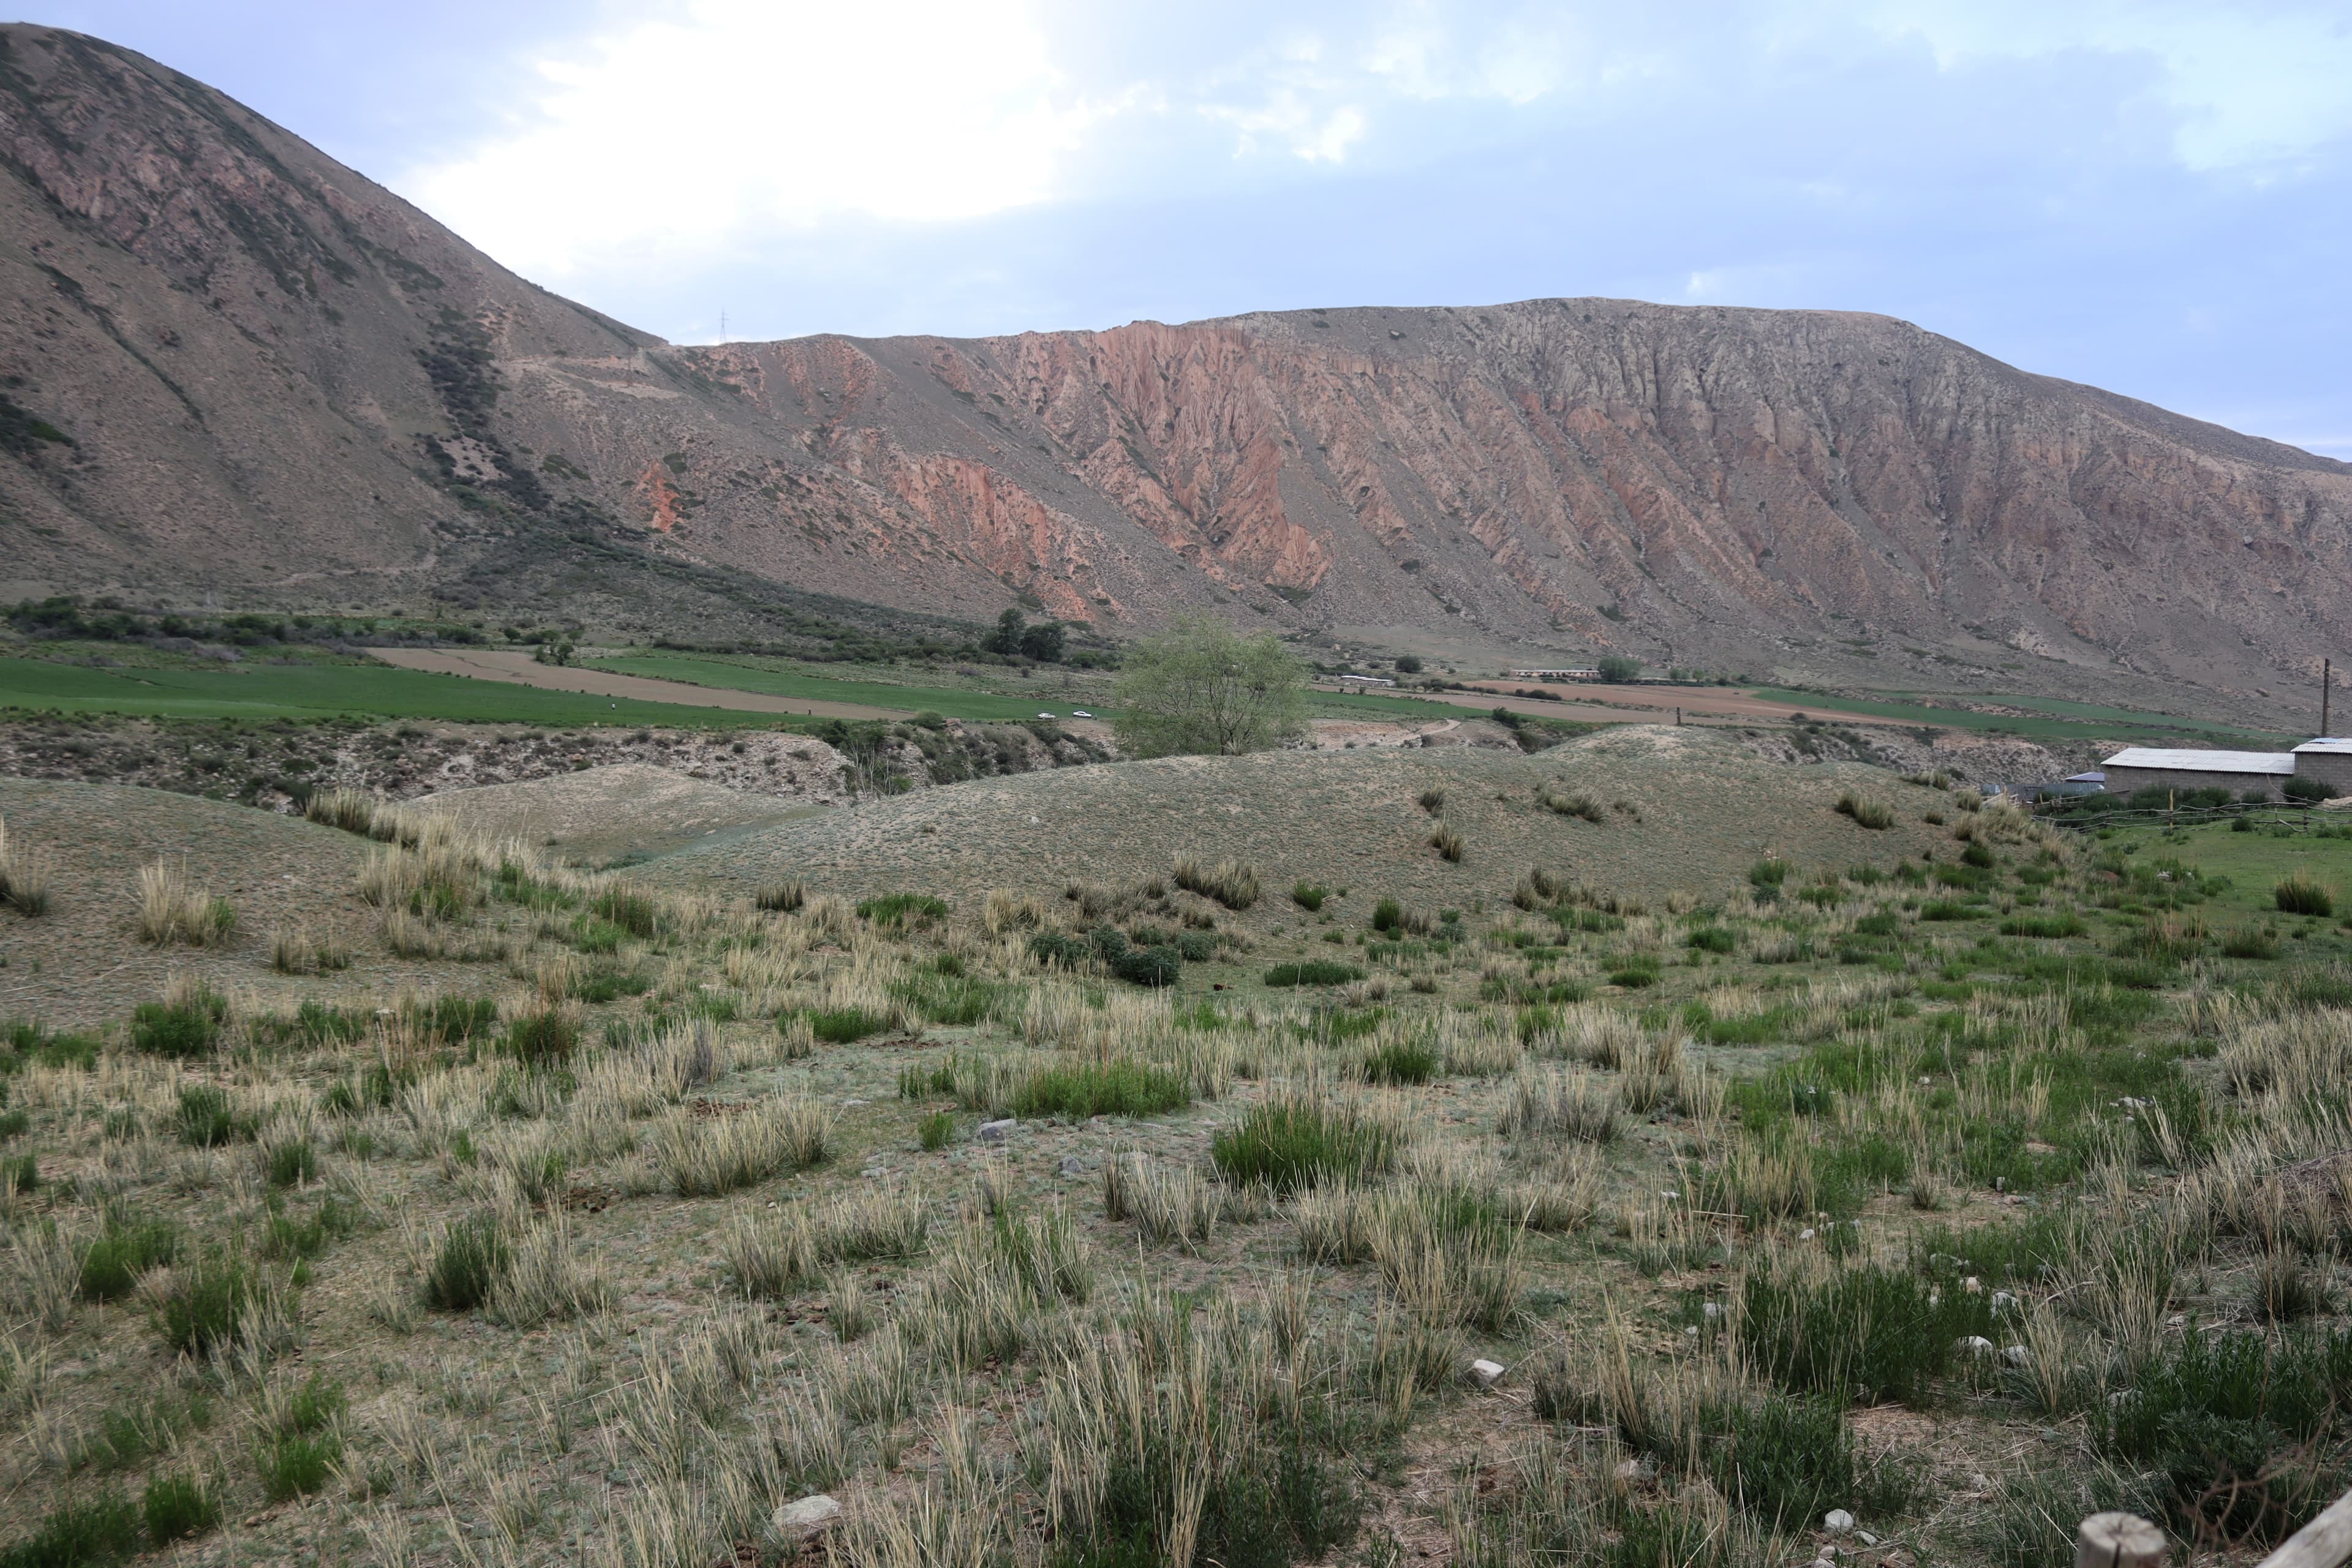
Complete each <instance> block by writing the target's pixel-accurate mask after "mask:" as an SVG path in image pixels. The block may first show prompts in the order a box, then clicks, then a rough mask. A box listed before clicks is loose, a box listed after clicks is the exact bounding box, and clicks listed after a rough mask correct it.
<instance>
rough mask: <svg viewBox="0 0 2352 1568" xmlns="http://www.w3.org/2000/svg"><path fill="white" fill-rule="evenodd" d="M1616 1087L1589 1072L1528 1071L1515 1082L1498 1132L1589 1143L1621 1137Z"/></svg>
mask: <svg viewBox="0 0 2352 1568" xmlns="http://www.w3.org/2000/svg"><path fill="white" fill-rule="evenodd" d="M1617 1117H1618V1101H1617V1094H1616V1091H1615V1089H1612V1088H1611V1087H1610V1086H1609V1085H1607V1084H1604V1083H1602V1082H1601V1080H1600V1079H1596V1078H1593V1077H1592V1076H1591V1075H1590V1074H1588V1073H1559V1072H1552V1073H1532V1072H1531V1073H1528V1074H1527V1075H1524V1076H1522V1077H1521V1078H1520V1079H1518V1080H1517V1081H1516V1082H1514V1083H1513V1084H1512V1085H1511V1100H1510V1103H1509V1104H1508V1105H1507V1106H1505V1107H1504V1109H1503V1115H1502V1120H1501V1123H1500V1126H1499V1128H1498V1131H1501V1132H1502V1133H1503V1134H1504V1136H1506V1137H1522V1136H1535V1137H1540V1136H1544V1135H1546V1134H1550V1133H1558V1134H1560V1135H1562V1136H1564V1137H1569V1138H1573V1139H1576V1140H1578V1141H1580V1142H1586V1143H1606V1142H1609V1141H1610V1140H1611V1139H1612V1138H1614V1137H1616V1136H1617Z"/></svg>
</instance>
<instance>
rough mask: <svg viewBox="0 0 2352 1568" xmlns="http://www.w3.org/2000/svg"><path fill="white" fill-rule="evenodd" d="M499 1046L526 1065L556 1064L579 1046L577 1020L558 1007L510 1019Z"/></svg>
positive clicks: (567, 1058) (568, 1059) (563, 1060)
mask: <svg viewBox="0 0 2352 1568" xmlns="http://www.w3.org/2000/svg"><path fill="white" fill-rule="evenodd" d="M579 1048H580V1021H579V1019H578V1018H576V1017H574V1016H572V1014H570V1013H567V1012H565V1011H564V1010H563V1009H562V1008H561V1007H546V1008H541V1010H540V1011H538V1012H536V1013H526V1014H524V1015H523V1016H521V1017H520V1018H516V1019H512V1020H510V1021H509V1023H508V1025H507V1032H506V1035H505V1037H503V1038H501V1039H500V1040H499V1049H501V1050H503V1051H505V1052H506V1054H507V1055H509V1056H510V1057H512V1058H515V1059H516V1060H517V1061H520V1062H522V1063H525V1064H526V1065H528V1066H530V1067H558V1066H561V1065H562V1064H563V1063H565V1062H568V1061H570V1060H571V1059H572V1052H573V1051H575V1050H578V1049H579Z"/></svg>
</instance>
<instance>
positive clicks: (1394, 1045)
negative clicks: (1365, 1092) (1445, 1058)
mask: <svg viewBox="0 0 2352 1568" xmlns="http://www.w3.org/2000/svg"><path fill="white" fill-rule="evenodd" d="M1440 1065H1441V1064H1440V1062H1439V1060H1438V1056H1437V1053H1436V1052H1435V1051H1433V1050H1432V1049H1430V1048H1429V1047H1427V1046H1425V1045H1423V1044H1422V1043H1421V1042H1419V1041H1418V1040H1391V1041H1390V1042H1388V1043H1387V1044H1386V1045H1383V1046H1380V1047H1375V1048H1374V1049H1373V1051H1372V1052H1371V1054H1370V1056H1368V1057H1366V1058H1364V1079H1365V1081H1366V1082H1368V1083H1385V1084H1408V1083H1427V1082H1428V1081H1429V1080H1430V1079H1433V1078H1435V1077H1436V1076H1437V1069H1438V1068H1439V1066H1440Z"/></svg>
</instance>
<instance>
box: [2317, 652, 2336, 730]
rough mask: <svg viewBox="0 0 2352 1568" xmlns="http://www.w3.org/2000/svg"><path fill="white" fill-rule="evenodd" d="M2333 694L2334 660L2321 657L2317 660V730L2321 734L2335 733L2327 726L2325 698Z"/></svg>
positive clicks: (2334, 679)
mask: <svg viewBox="0 0 2352 1568" xmlns="http://www.w3.org/2000/svg"><path fill="white" fill-rule="evenodd" d="M2334 695H2336V661H2335V660H2334V659H2332V658H2323V659H2321V660H2320V661H2319V732H2320V734H2321V735H2322V736H2327V735H2333V734H2334V733H2336V731H2333V730H2331V729H2329V728H2328V727H2327V700H2328V699H2329V698H2330V697H2333V696H2334Z"/></svg>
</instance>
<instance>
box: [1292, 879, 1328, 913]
mask: <svg viewBox="0 0 2352 1568" xmlns="http://www.w3.org/2000/svg"><path fill="white" fill-rule="evenodd" d="M1330 896H1331V890H1330V889H1328V888H1318V887H1317V886H1315V884H1314V883H1312V882H1300V883H1297V884H1296V885H1295V886H1293V887H1292V889H1290V901H1291V902H1292V903H1294V904H1297V906H1298V907H1299V908H1300V909H1302V910H1306V911H1307V913H1308V914H1313V913H1314V912H1315V911H1316V910H1319V909H1321V908H1322V907H1323V900H1326V899H1328V898H1329V897H1330Z"/></svg>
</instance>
